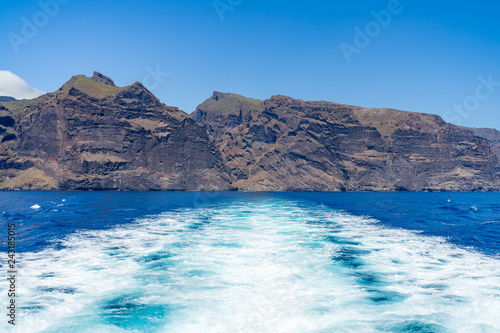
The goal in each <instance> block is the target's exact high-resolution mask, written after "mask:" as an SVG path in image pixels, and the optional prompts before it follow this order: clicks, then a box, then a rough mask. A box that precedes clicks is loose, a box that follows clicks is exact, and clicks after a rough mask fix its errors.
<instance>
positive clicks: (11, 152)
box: [0, 73, 232, 190]
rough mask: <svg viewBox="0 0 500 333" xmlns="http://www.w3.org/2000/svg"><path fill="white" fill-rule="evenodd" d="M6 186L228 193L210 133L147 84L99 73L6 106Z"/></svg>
mask: <svg viewBox="0 0 500 333" xmlns="http://www.w3.org/2000/svg"><path fill="white" fill-rule="evenodd" d="M0 142H1V144H0V188H1V189H23V190H48V189H58V190H229V189H231V188H232V185H231V183H230V179H229V174H228V172H227V171H226V167H225V166H224V164H223V161H222V158H221V155H220V153H219V151H218V150H217V149H216V148H215V147H214V145H213V144H212V143H210V141H209V138H208V135H207V133H206V131H205V130H204V129H203V128H202V127H201V126H199V125H198V124H197V123H196V122H195V121H194V120H193V119H191V118H190V117H189V116H188V115H187V114H186V113H184V112H183V111H180V110H179V109H177V108H175V107H170V106H166V105H164V104H162V103H160V101H159V100H158V99H157V98H156V97H155V96H154V95H153V94H152V93H151V92H149V91H148V90H147V89H146V88H145V87H144V86H143V85H142V84H141V83H139V82H136V83H134V84H132V85H130V86H127V87H116V86H115V85H114V82H113V81H112V80H111V79H109V78H107V77H105V76H104V75H102V74H100V73H94V76H93V78H88V77H86V76H83V75H78V76H74V77H73V78H72V79H71V80H69V81H68V82H67V83H66V84H64V85H63V86H62V87H61V88H60V89H59V90H58V91H56V92H54V93H49V94H45V95H42V96H40V97H38V98H36V99H32V100H25V101H11V102H6V103H1V104H0Z"/></svg>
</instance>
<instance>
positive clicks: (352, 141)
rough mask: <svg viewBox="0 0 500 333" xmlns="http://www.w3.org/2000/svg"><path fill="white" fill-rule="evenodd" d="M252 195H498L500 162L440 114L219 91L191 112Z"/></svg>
mask: <svg viewBox="0 0 500 333" xmlns="http://www.w3.org/2000/svg"><path fill="white" fill-rule="evenodd" d="M192 116H193V117H194V118H195V119H196V121H197V122H198V123H200V124H202V125H203V126H204V127H205V128H206V129H207V131H208V133H209V134H210V136H211V138H212V140H213V141H214V143H215V144H216V146H217V147H218V148H219V150H220V151H221V153H222V157H223V159H224V162H225V163H226V165H227V166H228V167H229V168H230V170H231V177H232V181H233V184H234V185H235V186H237V187H239V188H240V189H247V190H251V191H297V190H300V191H491V190H498V189H499V188H500V186H499V185H500V183H499V177H498V167H497V161H498V158H497V156H496V155H495V154H494V153H493V152H492V150H491V146H490V144H489V142H488V141H487V140H486V139H484V138H482V137H480V136H477V135H476V134H475V133H474V132H473V131H472V130H470V129H465V128H460V127H457V126H454V125H451V124H447V123H445V122H444V121H443V120H442V119H441V118H440V117H439V116H436V115H430V114H424V113H412V112H404V111H397V110H390V109H368V108H360V107H354V106H348V105H341V104H335V103H329V102H306V101H302V100H296V99H292V98H290V97H286V96H273V97H271V98H270V99H268V100H265V101H259V100H254V99H248V98H245V97H243V96H239V95H235V94H224V93H219V92H215V93H214V94H213V96H212V97H211V98H209V99H208V100H206V101H205V102H204V103H202V104H201V105H199V106H198V108H197V110H196V111H195V112H194V113H193V114H192Z"/></svg>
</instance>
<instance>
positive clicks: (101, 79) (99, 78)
mask: <svg viewBox="0 0 500 333" xmlns="http://www.w3.org/2000/svg"><path fill="white" fill-rule="evenodd" d="M92 80H94V81H96V82H100V83H104V84H107V85H108V86H113V87H116V85H115V82H114V81H113V80H111V79H110V78H109V77H107V76H106V75H103V74H101V73H99V72H94V75H92Z"/></svg>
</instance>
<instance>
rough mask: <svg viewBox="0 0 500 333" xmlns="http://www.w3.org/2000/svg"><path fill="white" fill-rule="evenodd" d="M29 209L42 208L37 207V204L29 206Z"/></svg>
mask: <svg viewBox="0 0 500 333" xmlns="http://www.w3.org/2000/svg"><path fill="white" fill-rule="evenodd" d="M30 208H31V209H40V208H42V207H40V205H38V204H35V205H33V206H31V207H30Z"/></svg>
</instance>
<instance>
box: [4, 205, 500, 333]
mask: <svg viewBox="0 0 500 333" xmlns="http://www.w3.org/2000/svg"><path fill="white" fill-rule="evenodd" d="M327 236H329V237H330V239H327V238H326V237H327ZM335 240H337V241H335ZM62 245H64V246H65V247H64V248H63V249H61V250H54V249H46V250H43V251H41V252H38V253H26V254H23V255H22V256H21V258H20V262H21V263H22V267H21V268H20V280H19V284H18V285H19V292H20V295H22V296H21V300H22V303H23V305H24V306H27V307H35V306H40V308H39V309H38V310H35V309H31V310H23V311H21V313H20V315H19V320H20V322H19V326H18V327H19V328H22V330H21V332H27V333H29V332H38V331H41V330H44V329H46V330H47V331H49V332H53V331H54V332H57V331H67V330H68V327H70V326H68V325H80V327H81V328H82V330H83V327H85V329H87V330H88V331H94V332H101V331H102V332H106V331H109V332H115V331H116V332H119V331H130V330H131V328H124V327H122V328H119V326H120V325H121V324H120V321H119V320H117V321H113V320H110V319H109V317H106V316H104V312H105V311H106V304H110V302H111V303H112V300H113V299H120V297H123V296H124V295H128V296H127V297H129V298H130V302H133V303H137V304H140V305H141V306H142V307H154V306H167V305H168V306H169V309H170V310H169V311H167V312H168V313H169V314H168V313H167V314H165V316H160V317H158V318H157V319H155V320H153V321H152V325H153V324H154V325H155V327H156V328H157V330H158V331H165V332H310V331H314V332H321V331H332V330H333V331H348V332H351V331H363V332H373V331H384V330H390V329H391V327H393V326H394V325H397V324H398V323H399V324H401V323H405V322H411V321H418V322H421V323H424V324H428V325H430V324H434V325H439V326H440V327H444V328H446V329H448V330H452V331H456V332H473V331H484V332H489V331H498V330H500V323H499V321H498V319H497V314H498V313H500V300H499V299H500V265H499V261H498V260H496V259H493V258H490V257H486V256H483V255H480V254H478V253H475V252H473V251H470V250H466V249H460V248H456V247H453V246H451V245H449V244H448V243H446V241H445V240H444V239H441V238H435V237H423V236H420V235H418V234H416V233H413V232H409V231H404V230H394V229H387V228H383V227H381V226H379V225H378V224H377V222H376V221H373V220H369V219H366V218H362V217H355V216H351V215H348V214H343V213H335V212H332V211H331V210H329V209H327V208H325V207H322V206H319V205H318V206H315V207H311V208H309V207H306V206H304V207H302V206H301V205H299V204H296V203H294V202H287V201H282V200H277V199H272V198H267V199H266V198H264V199H261V200H255V201H251V202H245V201H241V202H234V203H232V204H227V205H225V206H218V207H215V208H212V209H201V208H200V209H186V210H184V211H180V212H172V213H167V214H163V215H160V216H157V217H154V218H148V219H144V220H141V221H138V222H137V223H133V224H129V225H125V226H123V227H118V228H114V229H112V230H107V231H86V232H80V233H77V234H73V235H71V236H68V237H67V238H65V239H64V240H62ZM349 251H351V252H349ZM342 255H344V257H342ZM349 256H351V257H352V258H351V257H349ZM349 259H352V262H351V264H350V265H349ZM371 278H373V279H375V282H374V283H373V284H370V283H363V279H365V280H369V279H371ZM2 283H4V282H2ZM377 297H381V299H383V298H384V297H386V298H387V300H385V301H380V302H378V301H374V298H375V299H376V298H377ZM117 311H118V310H117ZM108 312H109V311H108ZM133 313H134V312H133V310H131V314H130V315H132V316H133ZM138 320H139V319H138ZM143 320H144V319H143ZM65 325H66V326H65ZM0 327H1V326H0ZM75 327H79V326H75ZM131 327H134V325H132V326H131ZM137 330H138V331H141V329H137Z"/></svg>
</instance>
